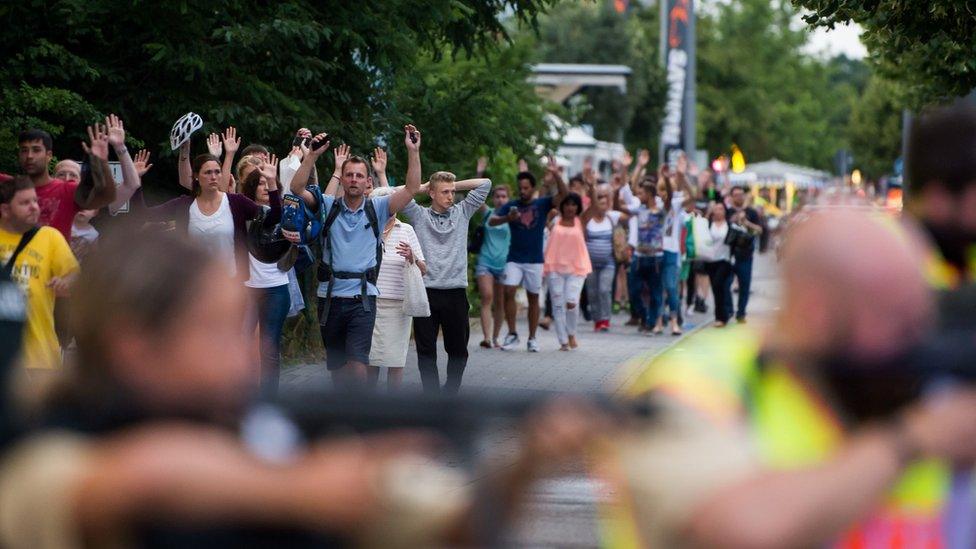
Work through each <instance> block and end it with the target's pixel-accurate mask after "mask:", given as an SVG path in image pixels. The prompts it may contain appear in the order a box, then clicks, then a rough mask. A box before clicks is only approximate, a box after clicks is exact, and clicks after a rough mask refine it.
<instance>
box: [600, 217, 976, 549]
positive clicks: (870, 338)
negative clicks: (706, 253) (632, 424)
mask: <svg viewBox="0 0 976 549" xmlns="http://www.w3.org/2000/svg"><path fill="white" fill-rule="evenodd" d="M842 240H843V241H844V242H846V245H845V246H843V247H837V246H836V244H835V243H836V242H838V241H842ZM921 253H922V250H921V249H920V247H919V246H917V245H916V243H915V242H914V241H913V239H912V238H911V237H910V236H909V235H908V234H907V233H906V232H902V231H900V230H899V228H898V227H897V225H896V224H895V223H894V222H891V221H890V220H884V219H881V218H875V217H869V216H867V215H865V214H862V213H857V212H852V211H827V212H821V213H817V214H813V215H812V216H811V218H810V219H809V220H807V221H805V222H802V223H800V224H798V225H797V226H796V227H794V228H793V234H792V235H791V236H790V238H789V240H788V242H787V244H785V247H784V250H783V258H782V272H781V275H782V280H783V305H782V308H781V309H780V310H779V311H778V313H777V317H776V318H775V319H774V321H773V322H771V323H770V326H771V327H773V328H772V329H770V330H769V331H768V332H766V333H763V334H759V333H755V332H753V331H750V330H748V329H746V328H745V327H738V328H736V329H733V330H726V331H722V332H713V333H710V334H707V335H705V334H703V335H701V336H699V338H700V339H699V341H697V342H696V343H695V344H694V345H687V346H684V348H682V349H680V350H679V351H680V352H672V353H669V354H667V355H665V356H664V357H663V358H662V359H660V360H659V361H658V362H657V363H656V364H654V365H652V367H651V368H649V369H648V370H647V371H646V372H645V373H644V374H643V375H642V377H641V378H640V379H639V380H638V381H637V383H636V384H635V386H634V387H632V392H633V393H634V394H635V395H638V396H640V397H647V398H650V399H652V400H653V401H654V402H656V403H657V404H658V405H659V406H660V409H661V410H662V411H663V414H662V418H661V421H660V422H658V424H657V425H656V426H655V427H653V428H651V429H649V430H645V431H643V432H638V433H635V434H633V435H632V436H629V437H628V438H626V439H623V440H621V441H620V446H619V468H620V472H621V474H620V475H619V476H618V479H617V480H618V482H621V483H622V484H623V485H626V487H627V491H628V492H629V495H630V497H629V498H628V499H629V500H630V501H631V502H632V505H631V506H630V507H629V508H627V507H626V506H621V507H618V508H616V510H617V511H618V512H620V513H621V514H620V515H618V516H619V517H620V518H621V519H622V522H621V523H620V524H623V525H625V526H626V525H627V524H628V523H630V524H633V525H635V526H634V527H633V528H632V529H629V530H627V529H624V530H620V531H621V532H625V533H626V534H625V535H629V536H630V538H631V541H633V540H639V541H633V543H634V544H641V543H642V544H644V546H648V547H688V546H694V547H815V546H825V545H826V546H832V547H895V546H904V547H941V546H944V541H945V540H944V535H945V532H944V530H943V526H944V524H943V517H944V515H945V512H946V502H947V496H948V491H949V483H950V478H951V477H950V475H951V472H950V468H949V464H950V463H967V464H969V463H971V462H972V460H973V459H974V457H976V391H973V390H972V389H966V390H947V391H942V392H938V393H929V394H926V395H925V397H924V398H921V399H920V398H919V393H920V392H921V391H920V386H921V385H923V383H922V382H921V381H922V380H921V379H919V377H918V376H917V375H916V371H915V370H912V369H910V366H909V364H908V357H910V356H912V351H913V349H914V347H915V346H916V345H917V344H919V343H921V341H922V339H923V338H924V337H926V335H927V329H928V328H929V327H930V326H931V324H932V320H933V314H934V306H933V305H934V303H933V299H932V296H931V294H930V292H929V290H928V288H927V285H926V282H925V279H924V276H923V273H922V269H921V268H920V267H919V265H918V257H919V255H920V254H921ZM881 279H884V280H885V281H886V284H884V285H879V284H877V281H878V280H881ZM892 288H897V291H892ZM622 539H626V538H622ZM618 542H620V543H621V544H623V543H625V542H624V541H621V540H618ZM620 546H625V545H620Z"/></svg>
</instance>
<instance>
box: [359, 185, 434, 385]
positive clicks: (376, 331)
mask: <svg viewBox="0 0 976 549" xmlns="http://www.w3.org/2000/svg"><path fill="white" fill-rule="evenodd" d="M394 190H395V189H394V188H392V187H378V188H375V189H373V192H372V193H370V196H371V197H376V196H383V195H385V194H392V193H393V191H394ZM412 263H416V264H417V267H419V268H420V273H421V274H426V273H427V264H426V263H424V253H423V251H422V250H421V249H420V242H418V241H417V234H416V233H415V232H414V231H413V227H411V226H410V225H408V224H406V223H402V222H401V221H399V220H398V219H397V218H396V216H393V217H391V218H390V220H389V221H388V222H387V223H386V227H384V228H383V263H382V264H381V265H380V274H379V276H378V277H377V279H376V288H377V289H378V290H379V291H380V295H379V296H378V297H377V298H376V323H375V324H374V325H373V344H372V347H371V348H370V351H369V367H368V368H367V376H368V377H367V381H368V382H369V386H370V387H375V386H376V384H377V382H378V381H379V378H380V369H381V368H382V369H386V372H387V373H386V383H387V387H388V388H389V389H390V390H394V389H396V388H398V387H399V386H400V383H401V382H402V381H403V366H404V365H405V364H406V362H407V348H408V347H409V345H410V328H411V326H412V324H413V322H412V321H413V317H410V316H407V315H405V314H404V313H403V288H404V282H403V281H404V276H405V274H406V268H407V267H408V266H409V265H408V264H412Z"/></svg>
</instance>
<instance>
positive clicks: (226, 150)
mask: <svg viewBox="0 0 976 549" xmlns="http://www.w3.org/2000/svg"><path fill="white" fill-rule="evenodd" d="M240 146H241V138H240V137H238V135H237V128H235V127H234V126H230V127H229V128H227V129H225V130H224V133H223V134H216V133H211V134H210V135H209V136H207V151H208V154H209V155H210V156H212V157H214V158H216V159H217V162H218V163H220V162H221V160H220V155H221V153H223V154H224V158H223V163H222V164H221V167H220V179H219V181H220V190H221V191H223V192H229V193H232V194H233V193H234V192H236V188H235V187H236V185H235V181H234V156H235V155H236V154H237V149H238V148H239V147H240ZM197 158H199V157H197ZM179 160H180V164H179V174H180V186H182V187H183V188H185V189H189V190H190V191H193V192H195V184H196V182H197V179H196V178H195V173H196V171H195V170H194V169H193V166H192V165H191V163H190V141H189V140H188V141H187V142H186V143H183V145H182V146H180V154H179ZM264 160H267V158H265V159H264ZM244 175H245V176H246V175H247V174H244ZM242 179H243V178H242Z"/></svg>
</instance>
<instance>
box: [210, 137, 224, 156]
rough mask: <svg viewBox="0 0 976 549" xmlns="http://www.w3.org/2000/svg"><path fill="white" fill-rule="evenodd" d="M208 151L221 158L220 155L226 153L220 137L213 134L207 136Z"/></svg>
mask: <svg viewBox="0 0 976 549" xmlns="http://www.w3.org/2000/svg"><path fill="white" fill-rule="evenodd" d="M207 151H209V152H210V154H212V155H213V156H216V157H217V158H220V155H221V154H223V152H224V146H223V145H222V144H221V143H220V136H219V135H217V134H215V133H212V134H210V135H208V136H207Z"/></svg>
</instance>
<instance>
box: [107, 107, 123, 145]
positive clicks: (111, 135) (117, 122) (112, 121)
mask: <svg viewBox="0 0 976 549" xmlns="http://www.w3.org/2000/svg"><path fill="white" fill-rule="evenodd" d="M105 127H106V128H107V132H108V144H109V145H111V146H112V148H113V149H120V148H122V147H124V146H125V128H124V127H122V120H121V119H120V118H119V117H118V116H115V115H114V114H110V115H108V116H106V117H105Z"/></svg>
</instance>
